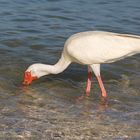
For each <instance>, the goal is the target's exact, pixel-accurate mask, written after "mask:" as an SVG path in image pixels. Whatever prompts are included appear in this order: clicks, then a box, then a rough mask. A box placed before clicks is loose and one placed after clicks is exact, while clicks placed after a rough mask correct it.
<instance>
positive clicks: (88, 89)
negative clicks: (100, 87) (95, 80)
mask: <svg viewBox="0 0 140 140" xmlns="http://www.w3.org/2000/svg"><path fill="white" fill-rule="evenodd" d="M91 80H92V70H91V68H90V67H88V79H87V85H86V96H89V95H90V90H91Z"/></svg>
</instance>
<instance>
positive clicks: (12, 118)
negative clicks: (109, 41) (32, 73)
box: [0, 0, 140, 140]
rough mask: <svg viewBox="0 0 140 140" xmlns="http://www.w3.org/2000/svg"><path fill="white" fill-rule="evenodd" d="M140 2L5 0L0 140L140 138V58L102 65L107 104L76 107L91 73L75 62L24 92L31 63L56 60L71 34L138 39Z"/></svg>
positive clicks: (0, 21)
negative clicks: (95, 32)
mask: <svg viewBox="0 0 140 140" xmlns="http://www.w3.org/2000/svg"><path fill="white" fill-rule="evenodd" d="M139 25H140V1H138V0H134V1H131V0H127V1H120V0H117V1H107V0H102V1H101V0H100V1H99V0H94V1H92V0H87V1H84V0H81V1H80V0H77V1H74V0H71V1H64V0H59V1H57V0H40V1H37V0H34V1H33V0H32V1H27V0H24V1H20V0H19V1H18V0H13V1H10V0H1V1H0V59H1V61H0V65H1V67H0V102H1V104H0V110H1V111H0V139H4V140H5V139H6V140H7V139H10V140H11V139H33V140H35V139H37V140H38V139H44V140H46V139H48V140H51V139H57V140H59V139H60V140H62V139H69V140H79V139H83V140H84V139H86V140H88V139H89V140H91V139H108V140H109V139H114V140H123V139H124V140H126V139H133V140H138V139H140V102H139V101H140V97H139V95H140V86H139V85H140V55H136V56H133V57H130V58H128V59H125V60H123V61H119V62H116V63H113V64H105V65H103V66H102V77H103V79H104V82H105V86H106V89H107V92H108V96H109V105H108V107H105V106H103V105H101V100H100V90H99V86H98V84H97V81H96V80H95V77H94V78H93V86H92V92H91V96H90V97H89V98H87V99H85V100H83V101H80V102H78V101H77V100H76V99H77V97H78V96H80V95H81V94H83V92H84V89H85V86H86V83H85V82H86V76H87V69H86V67H85V66H80V65H78V64H73V65H71V66H70V67H69V68H68V69H67V70H66V71H65V72H64V73H62V74H59V75H55V76H53V75H50V76H47V77H43V78H41V79H39V80H37V81H35V82H34V83H33V84H32V85H31V86H29V87H23V86H22V85H21V81H22V78H23V72H24V70H25V69H26V68H27V67H28V66H29V65H30V64H32V63H36V62H41V63H49V64H53V63H55V62H56V61H57V60H58V58H59V57H60V54H61V51H62V48H63V44H64V42H65V40H66V39H67V38H68V37H69V36H70V35H71V34H73V33H76V32H79V31H86V30H107V31H114V32H120V33H132V34H137V35H140V33H139Z"/></svg>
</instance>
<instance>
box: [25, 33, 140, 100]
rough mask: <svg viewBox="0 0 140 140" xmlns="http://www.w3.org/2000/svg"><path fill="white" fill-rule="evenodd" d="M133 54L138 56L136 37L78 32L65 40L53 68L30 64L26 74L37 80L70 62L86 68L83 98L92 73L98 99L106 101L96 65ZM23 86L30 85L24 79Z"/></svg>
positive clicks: (88, 88)
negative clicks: (85, 86)
mask: <svg viewBox="0 0 140 140" xmlns="http://www.w3.org/2000/svg"><path fill="white" fill-rule="evenodd" d="M137 53H140V36H136V35H128V34H118V33H111V32H103V31H88V32H80V33H77V34H74V35H72V36H71V37H70V38H68V40H67V41H66V43H65V45H64V49H63V52H62V55H61V58H60V59H59V61H58V62H57V63H56V64H55V65H45V64H33V65H31V66H30V67H29V68H28V69H27V70H26V72H31V75H32V77H37V78H39V77H41V76H44V75H48V74H58V73H60V72H62V71H64V70H65V69H66V68H67V67H68V66H69V65H70V64H71V63H72V62H76V63H79V64H83V65H87V66H88V73H89V74H88V82H87V88H86V93H87V95H89V92H90V87H91V71H93V72H94V73H95V75H96V77H97V80H98V82H99V85H100V87H101V91H102V96H103V97H106V90H105V88H104V85H103V82H102V79H101V77H100V64H102V63H111V62H115V61H117V60H120V59H123V58H125V57H128V56H131V55H134V54H137ZM26 77H27V75H26ZM31 81H32V80H31ZM24 83H25V84H26V83H28V84H30V82H28V81H27V80H26V78H25V80H24Z"/></svg>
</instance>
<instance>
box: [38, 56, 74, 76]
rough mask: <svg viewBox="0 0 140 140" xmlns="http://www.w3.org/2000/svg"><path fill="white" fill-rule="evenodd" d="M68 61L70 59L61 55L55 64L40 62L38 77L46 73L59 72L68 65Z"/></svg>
mask: <svg viewBox="0 0 140 140" xmlns="http://www.w3.org/2000/svg"><path fill="white" fill-rule="evenodd" d="M70 63H71V61H70V60H69V59H67V58H65V57H64V56H63V55H62V56H61V58H60V59H59V61H58V62H57V63H56V64H55V65H45V64H40V70H39V71H40V76H39V77H41V76H44V75H48V74H58V73H61V72H63V71H64V70H65V69H66V68H67V67H68V66H69V65H70Z"/></svg>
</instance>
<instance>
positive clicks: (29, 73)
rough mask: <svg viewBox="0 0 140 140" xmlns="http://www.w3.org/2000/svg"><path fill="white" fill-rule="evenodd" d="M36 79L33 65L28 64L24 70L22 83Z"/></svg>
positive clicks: (28, 82)
mask: <svg viewBox="0 0 140 140" xmlns="http://www.w3.org/2000/svg"><path fill="white" fill-rule="evenodd" d="M36 79H38V76H37V73H36V70H35V67H34V66H30V67H29V68H28V69H27V70H26V71H25V72H24V80H23V83H22V84H23V85H30V84H31V83H32V81H33V80H36Z"/></svg>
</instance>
